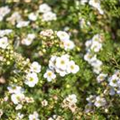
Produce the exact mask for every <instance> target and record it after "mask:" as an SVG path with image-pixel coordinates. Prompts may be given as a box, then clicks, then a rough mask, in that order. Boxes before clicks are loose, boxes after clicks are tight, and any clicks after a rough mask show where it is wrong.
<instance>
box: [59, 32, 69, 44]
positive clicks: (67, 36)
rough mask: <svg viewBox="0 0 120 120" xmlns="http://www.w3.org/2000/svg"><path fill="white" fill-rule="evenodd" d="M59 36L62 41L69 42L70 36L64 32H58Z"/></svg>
mask: <svg viewBox="0 0 120 120" xmlns="http://www.w3.org/2000/svg"><path fill="white" fill-rule="evenodd" d="M57 36H58V37H59V39H60V40H61V41H63V42H64V41H65V40H69V39H70V36H69V35H68V33H66V32H64V31H58V32H57Z"/></svg>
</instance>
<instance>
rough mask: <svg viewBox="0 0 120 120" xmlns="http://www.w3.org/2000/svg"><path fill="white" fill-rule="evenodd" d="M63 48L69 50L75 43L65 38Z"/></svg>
mask: <svg viewBox="0 0 120 120" xmlns="http://www.w3.org/2000/svg"><path fill="white" fill-rule="evenodd" d="M63 44H64V48H65V50H71V49H73V48H74V47H75V44H74V42H73V41H71V40H66V41H64V42H63Z"/></svg>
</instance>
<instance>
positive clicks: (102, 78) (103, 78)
mask: <svg viewBox="0 0 120 120" xmlns="http://www.w3.org/2000/svg"><path fill="white" fill-rule="evenodd" d="M106 77H107V74H104V73H100V74H99V75H98V76H97V82H98V83H100V82H102V81H104V80H105V78H106Z"/></svg>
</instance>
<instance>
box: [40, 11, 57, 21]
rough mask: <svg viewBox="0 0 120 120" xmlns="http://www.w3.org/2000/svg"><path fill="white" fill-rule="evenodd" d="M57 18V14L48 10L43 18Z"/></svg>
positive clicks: (49, 19)
mask: <svg viewBox="0 0 120 120" xmlns="http://www.w3.org/2000/svg"><path fill="white" fill-rule="evenodd" d="M56 19H57V17H56V14H55V13H53V12H51V11H50V12H47V13H44V14H43V15H42V20H43V21H52V20H56Z"/></svg>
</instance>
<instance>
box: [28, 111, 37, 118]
mask: <svg viewBox="0 0 120 120" xmlns="http://www.w3.org/2000/svg"><path fill="white" fill-rule="evenodd" d="M29 120H39V118H38V113H37V112H36V111H35V112H34V113H33V114H30V115H29Z"/></svg>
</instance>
